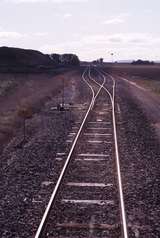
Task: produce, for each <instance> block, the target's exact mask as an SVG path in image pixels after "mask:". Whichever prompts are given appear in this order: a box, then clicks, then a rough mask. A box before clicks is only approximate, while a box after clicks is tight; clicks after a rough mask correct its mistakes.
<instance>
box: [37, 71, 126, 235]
mask: <svg viewBox="0 0 160 238" xmlns="http://www.w3.org/2000/svg"><path fill="white" fill-rule="evenodd" d="M91 71H92V69H91V68H90V67H89V68H87V69H86V70H85V71H84V73H83V75H82V79H83V80H84V82H85V83H86V86H87V87H89V88H90V90H91V92H92V99H91V102H90V105H89V107H88V110H87V112H86V115H85V117H84V119H83V122H82V123H81V124H80V126H79V129H78V130H77V132H76V134H75V136H74V138H73V143H72V146H71V149H70V152H69V154H68V156H67V158H66V161H65V164H64V167H63V169H62V171H61V174H60V176H59V179H58V181H57V184H56V186H55V188H54V191H53V193H52V195H51V198H50V201H49V203H48V205H47V207H46V210H45V213H44V215H43V218H42V220H41V223H40V225H39V228H38V230H37V233H36V235H35V238H44V237H49V238H58V237H61V238H80V237H82V238H83V237H85V238H86V237H89V238H94V237H95V238H98V237H111V238H112V237H114V238H116V237H117V238H118V237H124V238H128V234H127V225H126V217H125V207H124V199H123V190H122V182H121V173H120V164H119V153H118V143H117V135H116V121H115V120H116V118H115V81H114V79H113V78H112V77H111V76H110V75H107V74H106V73H104V72H102V71H99V70H96V71H95V70H94V77H93V76H92V75H91V74H92V73H91ZM95 74H96V75H95ZM107 77H110V79H111V80H110V81H111V82H110V85H107V86H106V78H107ZM108 88H109V89H110V90H108Z"/></svg>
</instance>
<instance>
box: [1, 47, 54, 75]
mask: <svg viewBox="0 0 160 238" xmlns="http://www.w3.org/2000/svg"><path fill="white" fill-rule="evenodd" d="M53 66H54V63H53V61H52V60H51V59H50V58H49V57H48V56H47V55H44V54H43V53H41V52H39V51H36V50H26V49H20V48H11V47H0V71H19V70H20V71H24V70H25V71H26V70H29V71H30V70H31V71H32V70H38V69H42V68H43V67H44V68H45V67H53Z"/></svg>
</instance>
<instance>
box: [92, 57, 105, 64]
mask: <svg viewBox="0 0 160 238" xmlns="http://www.w3.org/2000/svg"><path fill="white" fill-rule="evenodd" d="M92 63H93V64H103V58H100V59H97V60H94V61H92Z"/></svg>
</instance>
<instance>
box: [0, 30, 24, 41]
mask: <svg viewBox="0 0 160 238" xmlns="http://www.w3.org/2000/svg"><path fill="white" fill-rule="evenodd" d="M24 36H26V35H25V34H21V33H19V32H15V31H0V39H8V38H12V39H20V38H22V37H24Z"/></svg>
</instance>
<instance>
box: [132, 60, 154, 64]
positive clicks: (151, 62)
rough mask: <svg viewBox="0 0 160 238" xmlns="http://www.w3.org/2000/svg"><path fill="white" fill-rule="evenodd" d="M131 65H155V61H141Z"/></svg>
mask: <svg viewBox="0 0 160 238" xmlns="http://www.w3.org/2000/svg"><path fill="white" fill-rule="evenodd" d="M131 64H133V65H154V61H149V60H140V59H139V60H136V61H133V62H132V63H131Z"/></svg>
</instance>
